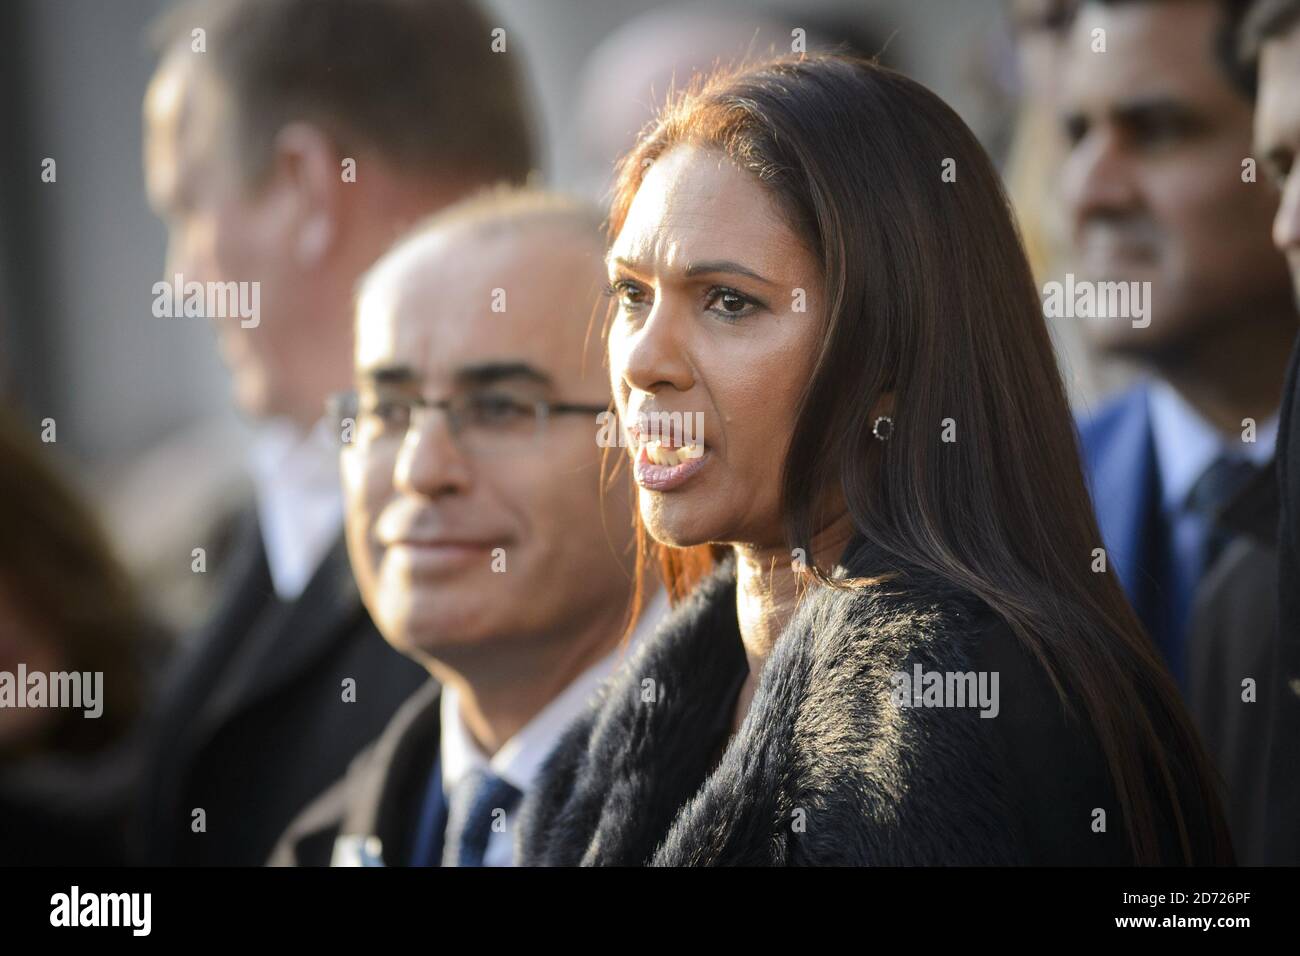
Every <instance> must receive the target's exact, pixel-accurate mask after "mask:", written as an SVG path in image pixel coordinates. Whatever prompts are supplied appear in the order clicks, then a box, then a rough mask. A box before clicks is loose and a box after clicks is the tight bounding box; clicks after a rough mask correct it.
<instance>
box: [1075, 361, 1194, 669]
mask: <svg viewBox="0 0 1300 956" xmlns="http://www.w3.org/2000/svg"><path fill="white" fill-rule="evenodd" d="M1078 426H1079V442H1080V450H1081V451H1082V453H1083V464H1084V474H1085V475H1086V476H1087V479H1088V488H1089V491H1090V492H1091V493H1092V503H1093V508H1094V510H1095V511H1096V514H1097V523H1098V525H1100V526H1101V537H1102V542H1103V544H1104V547H1105V548H1106V559H1107V563H1108V564H1109V566H1110V567H1111V568H1112V569H1113V570H1114V571H1115V573H1116V575H1118V577H1119V581H1120V584H1121V585H1122V586H1123V588H1124V593H1125V594H1127V595H1128V599H1129V601H1130V603H1132V605H1133V609H1134V610H1135V611H1137V614H1138V617H1139V618H1140V619H1141V621H1142V624H1143V626H1144V627H1145V628H1146V629H1147V633H1148V634H1150V635H1151V639H1152V640H1153V641H1154V642H1155V644H1156V646H1157V647H1158V648H1159V650H1160V653H1161V655H1162V656H1163V657H1164V659H1165V661H1166V663H1168V664H1169V667H1170V670H1171V671H1173V673H1174V675H1175V676H1176V677H1179V679H1180V680H1181V678H1182V671H1183V659H1184V647H1183V639H1182V636H1181V635H1180V634H1178V633H1176V630H1177V627H1176V621H1177V620H1178V619H1179V617H1180V615H1179V614H1178V612H1177V610H1176V608H1175V604H1176V602H1177V601H1178V600H1179V597H1178V595H1177V594H1175V593H1174V588H1173V586H1172V585H1171V584H1170V583H1169V582H1170V581H1171V580H1172V578H1171V563H1172V558H1171V555H1170V548H1171V544H1170V534H1169V529H1168V525H1167V523H1166V521H1165V518H1164V514H1163V512H1162V510H1161V507H1160V472H1159V469H1158V467H1157V463H1156V450H1155V444H1154V441H1153V438H1152V431H1151V415H1150V411H1149V408H1148V404H1147V386H1146V385H1137V386H1135V387H1133V388H1131V389H1129V390H1127V391H1125V392H1123V393H1121V394H1120V395H1119V396H1117V397H1115V398H1113V399H1111V400H1110V401H1108V402H1106V403H1105V404H1103V405H1102V406H1101V408H1099V409H1098V410H1097V411H1096V412H1095V413H1094V414H1092V415H1089V416H1086V417H1082V416H1081V417H1080V419H1079V422H1078Z"/></svg>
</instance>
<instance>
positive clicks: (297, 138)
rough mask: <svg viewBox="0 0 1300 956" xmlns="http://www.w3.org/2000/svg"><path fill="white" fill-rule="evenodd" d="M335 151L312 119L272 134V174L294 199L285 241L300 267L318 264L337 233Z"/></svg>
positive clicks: (336, 163)
mask: <svg viewBox="0 0 1300 956" xmlns="http://www.w3.org/2000/svg"><path fill="white" fill-rule="evenodd" d="M337 153H338V150H337V149H336V148H335V146H334V143H333V141H332V140H330V138H329V137H327V136H326V135H325V134H324V132H323V131H322V130H321V129H320V128H319V127H317V126H313V125H311V124H310V123H301V122H299V123H290V124H289V125H287V126H285V127H284V128H283V129H282V130H280V132H279V134H278V135H277V136H276V138H275V177H276V179H277V180H278V181H279V182H278V185H279V187H280V188H281V189H283V190H284V191H285V193H286V194H287V197H288V198H289V199H290V200H291V202H292V209H293V213H292V215H293V220H292V222H291V225H290V228H291V230H292V232H291V235H290V239H289V241H290V243H291V244H292V251H293V254H294V257H295V259H296V260H297V262H298V264H299V265H300V266H302V267H303V268H311V267H313V266H315V265H317V264H318V263H320V262H321V260H323V259H324V258H325V257H326V256H327V255H328V254H329V252H330V251H331V249H332V248H333V246H334V244H335V242H336V241H337V240H338V237H339V233H340V226H339V212H340V205H339V192H338V188H339V182H340V179H339V164H338V160H337Z"/></svg>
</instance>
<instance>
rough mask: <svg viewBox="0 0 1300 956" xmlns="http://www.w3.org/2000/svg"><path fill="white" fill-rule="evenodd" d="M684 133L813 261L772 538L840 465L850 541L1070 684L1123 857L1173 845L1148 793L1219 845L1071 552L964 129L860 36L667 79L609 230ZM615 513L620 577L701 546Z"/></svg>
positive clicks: (1000, 206) (1021, 320)
mask: <svg viewBox="0 0 1300 956" xmlns="http://www.w3.org/2000/svg"><path fill="white" fill-rule="evenodd" d="M684 143H689V144H693V145H697V146H704V147H708V148H712V149H716V150H718V151H719V152H721V153H723V154H725V155H726V156H728V157H729V158H730V159H731V160H732V161H733V162H735V163H736V164H737V165H738V166H740V167H741V168H743V169H746V170H748V171H750V172H752V173H753V174H754V176H756V177H757V179H758V181H759V182H760V183H761V184H762V185H763V186H765V187H766V188H767V189H768V190H770V192H771V194H772V195H773V196H774V197H775V199H776V201H777V202H778V203H779V205H780V206H781V208H783V209H784V211H785V212H786V214H787V215H788V217H789V219H790V222H791V224H792V226H793V227H794V228H795V229H796V231H797V232H798V233H799V234H800V235H801V236H802V238H803V240H804V241H805V242H806V243H807V245H808V247H809V249H810V250H812V252H813V253H814V254H815V255H816V256H817V258H818V260H819V262H820V265H821V266H822V268H823V270H824V276H825V282H826V308H825V317H824V322H825V327H824V331H823V333H822V337H821V344H820V350H819V352H818V354H817V356H816V361H815V365H814V369H813V372H812V375H811V377H810V378H809V381H808V383H807V385H806V387H805V389H804V392H803V394H802V395H801V396H800V398H799V412H798V417H797V419H796V427H795V430H794V434H793V435H792V436H791V445H790V450H789V453H788V455H787V458H786V462H785V467H784V472H783V479H782V507H783V516H784V522H785V528H786V537H787V543H788V545H789V547H790V548H791V549H792V550H793V549H795V548H803V549H805V553H807V554H812V550H811V541H812V538H813V535H814V533H815V532H816V531H817V530H818V528H819V515H818V514H817V504H816V503H817V502H818V501H821V500H824V494H823V492H824V491H825V490H826V489H828V488H833V487H835V485H834V483H838V485H839V488H840V489H841V491H842V493H843V497H844V501H845V502H846V504H847V508H848V511H849V513H850V515H851V516H852V519H853V522H854V524H855V525H856V528H857V530H858V531H859V532H860V533H861V534H862V535H863V536H865V538H866V539H867V540H868V541H870V542H871V543H872V544H874V545H876V546H877V547H878V548H879V549H881V550H883V551H884V552H885V553H887V554H890V555H892V556H895V557H897V558H898V559H899V561H900V562H904V563H908V564H911V565H913V566H916V567H919V568H922V569H925V570H928V571H930V572H933V573H935V574H937V575H939V576H941V577H942V578H943V579H944V580H947V581H950V582H952V583H953V584H955V585H957V586H959V587H961V588H963V589H965V590H967V591H968V592H970V593H972V594H974V595H976V596H978V597H979V598H980V599H982V600H983V601H984V602H985V603H986V604H987V605H988V606H989V607H991V608H992V609H993V610H994V611H995V612H996V613H997V614H998V615H1000V616H1001V617H1002V618H1003V619H1004V620H1005V621H1006V622H1007V623H1008V624H1009V625H1010V626H1011V628H1012V629H1013V630H1014V632H1015V634H1016V635H1017V637H1018V639H1019V640H1020V641H1021V642H1022V643H1023V644H1024V645H1025V646H1026V647H1027V648H1028V650H1029V651H1030V652H1031V653H1032V654H1033V655H1034V656H1035V657H1036V658H1037V659H1038V660H1039V661H1040V662H1041V664H1042V665H1043V666H1044V667H1045V668H1046V669H1047V672H1048V673H1049V675H1051V679H1052V680H1053V682H1054V684H1055V686H1056V688H1057V691H1058V693H1059V694H1060V696H1061V698H1062V700H1063V702H1064V703H1065V705H1066V707H1067V708H1069V709H1070V711H1071V712H1074V713H1076V714H1077V711H1076V710H1075V704H1076V701H1077V700H1081V701H1082V704H1083V712H1084V715H1085V719H1086V720H1087V721H1088V722H1089V723H1090V725H1091V726H1092V728H1093V729H1094V731H1095V733H1096V734H1097V737H1098V739H1099V741H1100V745H1101V747H1102V750H1103V753H1104V754H1105V757H1106V760H1107V762H1108V765H1109V768H1110V772H1111V776H1112V778H1113V781H1114V784H1115V788H1116V792H1117V796H1118V798H1119V800H1120V804H1121V809H1122V811H1123V812H1122V816H1123V819H1124V825H1125V827H1126V829H1127V832H1128V837H1129V842H1130V845H1131V847H1132V851H1133V854H1134V859H1135V860H1136V861H1137V862H1139V863H1161V862H1164V863H1168V862H1177V861H1170V860H1167V859H1163V858H1162V853H1161V847H1160V845H1159V837H1158V833H1159V824H1158V819H1159V817H1160V815H1161V813H1160V809H1159V808H1160V807H1161V806H1162V805H1163V806H1165V807H1168V808H1169V810H1170V811H1171V812H1172V817H1173V821H1174V822H1175V824H1176V827H1177V831H1178V833H1179V836H1180V840H1181V845H1182V849H1183V859H1184V861H1186V862H1189V863H1190V862H1200V863H1205V862H1231V861H1232V849H1231V841H1230V839H1229V837H1228V833H1227V827H1226V825H1225V823H1224V816H1223V813H1222V809H1221V806H1220V802H1219V797H1218V794H1217V786H1216V783H1215V780H1216V774H1215V772H1214V770H1213V769H1212V766H1211V764H1210V762H1209V760H1208V759H1207V758H1206V756H1205V753H1204V751H1203V749H1202V747H1201V744H1200V741H1199V738H1198V737H1197V735H1196V733H1195V732H1194V731H1193V730H1192V727H1191V725H1190V723H1189V721H1188V719H1187V716H1186V713H1185V711H1184V709H1183V706H1182V703H1181V701H1180V699H1179V695H1178V691H1177V689H1176V687H1175V685H1174V683H1173V681H1172V680H1171V679H1170V678H1169V676H1168V675H1167V673H1166V671H1165V670H1164V668H1163V666H1162V665H1161V663H1160V661H1159V659H1158V657H1157V655H1156V653H1155V651H1154V649H1153V646H1152V643H1151V642H1150V640H1149V639H1148V638H1147V635H1146V634H1145V632H1144V631H1143V629H1142V626H1141V624H1140V623H1139V622H1138V620H1137V617H1136V615H1135V614H1134V613H1133V610H1132V608H1131V607H1130V606H1129V604H1128V602H1127V600H1126V599H1125V597H1124V594H1123V592H1122V591H1121V589H1120V586H1119V584H1118V582H1117V580H1116V578H1115V576H1114V575H1113V573H1111V571H1110V570H1109V568H1107V569H1106V570H1105V571H1104V573H1096V572H1094V570H1093V568H1094V565H1095V563H1096V562H1097V554H1096V552H1095V550H1094V549H1098V548H1101V547H1102V541H1101V533H1100V531H1099V530H1098V528H1097V523H1096V519H1095V517H1094V515H1093V511H1092V504H1091V501H1090V499H1089V496H1088V492H1087V488H1086V486H1085V484H1084V479H1083V475H1082V470H1081V467H1080V460H1079V451H1078V447H1077V439H1076V435H1075V430H1074V426H1073V420H1072V418H1071V416H1070V411H1069V406H1068V403H1067V401H1066V396H1065V389H1064V387H1063V385H1062V383H1061V378H1060V373H1059V371H1058V369H1057V366H1056V360H1055V357H1054V354H1053V351H1052V345H1051V341H1050V338H1049V335H1048V331H1047V327H1046V324H1045V322H1044V320H1043V315H1042V309H1041V304H1040V300H1039V297H1038V292H1037V288H1036V286H1035V285H1034V281H1033V278H1032V276H1031V274H1030V270H1029V266H1028V264H1027V262H1026V257H1025V254H1024V250H1023V248H1022V245H1021V242H1020V237H1019V235H1018V234H1017V232H1016V227H1015V224H1014V219H1013V216H1012V212H1011V209H1010V206H1009V204H1008V201H1007V198H1006V195H1005V193H1004V191H1003V188H1002V184H1001V181H1000V179H999V177H998V175H997V173H996V171H995V170H994V168H993V166H992V164H991V163H990V161H989V159H988V157H987V155H986V154H985V152H984V150H983V149H982V147H981V146H980V145H979V142H978V141H977V140H976V139H975V137H974V135H973V134H972V133H971V132H970V130H969V129H968V128H967V127H966V125H965V124H964V123H963V122H962V120H961V119H960V118H959V117H958V116H957V114H956V113H954V112H953V111H952V110H951V109H950V108H949V107H948V106H947V105H946V104H945V103H944V102H943V101H942V100H941V99H939V97H937V96H935V95H934V94H933V93H931V92H930V91H929V90H927V89H925V87H923V86H921V85H920V84H918V83H916V82H914V81H912V80H909V79H908V78H906V77H904V76H902V75H901V74H898V73H895V72H893V71H891V70H888V69H885V68H883V67H880V66H878V65H876V64H875V63H873V62H871V61H867V60H862V59H858V58H853V57H848V56H841V55H834V54H820V55H815V56H807V57H782V58H778V59H774V60H770V61H767V62H764V63H760V64H757V65H754V66H750V67H746V68H742V69H733V70H730V71H725V72H720V73H718V74H715V75H714V76H712V77H711V78H709V79H707V80H702V81H697V82H696V83H695V84H694V85H693V86H692V87H691V88H690V89H688V90H687V91H685V92H684V93H683V94H681V95H679V96H677V97H675V98H674V100H673V101H672V102H671V103H670V104H669V105H668V106H667V107H666V108H665V110H664V112H663V113H662V114H661V116H660V117H659V118H658V120H657V121H655V122H654V123H652V124H651V125H650V126H649V127H647V128H646V130H645V131H643V133H642V135H641V138H640V139H639V141H638V143H637V145H636V146H635V147H634V148H633V149H632V151H631V152H630V153H629V154H628V155H627V156H625V157H624V158H623V160H622V162H621V163H620V166H619V171H618V176H617V179H616V183H615V188H614V195H613V201H612V205H611V210H610V233H611V236H616V235H617V234H618V232H619V231H620V230H621V228H622V226H623V222H624V220H625V219H626V217H627V213H628V209H629V207H630V205H631V203H632V200H633V198H634V196H635V195H636V192H637V189H638V188H639V187H640V184H641V180H642V177H643V176H644V175H645V170H646V168H647V167H648V166H649V165H650V164H651V163H653V162H654V160H655V159H656V158H657V157H658V156H660V155H662V154H663V153H665V152H666V151H667V150H669V149H670V148H672V147H673V146H675V145H678V144H684ZM889 392H892V393H893V420H894V431H893V436H892V438H890V440H889V441H888V442H887V443H881V442H878V441H877V440H876V439H875V438H874V436H873V435H872V425H873V422H872V420H871V409H873V408H875V407H876V406H877V401H878V400H879V399H880V397H881V396H882V394H884V393H889ZM945 431H947V432H948V435H947V437H949V438H950V439H951V438H953V437H955V439H956V440H955V441H954V440H949V441H944V440H943V438H944V437H945V435H944V433H945ZM637 525H638V528H637V532H638V534H637V537H638V541H639V542H640V543H641V552H640V554H639V556H638V581H639V582H644V581H645V579H646V575H647V572H648V566H649V565H650V564H651V563H657V564H658V566H659V570H660V573H661V575H662V577H663V579H664V582H665V584H666V586H667V588H668V591H669V594H670V596H672V597H673V598H674V599H677V598H680V597H681V596H682V595H684V594H686V593H687V592H689V591H690V590H691V588H692V587H693V585H694V584H695V582H696V581H697V580H698V579H699V577H700V576H701V575H702V574H704V573H706V572H707V571H708V570H709V569H710V567H711V566H712V565H713V563H714V560H715V559H716V557H717V555H718V553H719V552H718V550H717V549H716V548H715V547H710V546H702V547H700V548H692V549H687V550H674V549H670V548H664V547H661V546H658V545H656V544H655V543H654V542H652V541H651V540H650V539H649V537H648V535H647V534H646V532H645V529H644V527H642V526H641V524H640V521H639V518H638V519H637ZM812 570H813V573H814V576H815V577H816V578H818V579H819V580H821V581H822V582H823V583H824V584H831V582H829V581H828V580H827V576H826V571H827V569H825V568H814V569H812ZM876 570H879V571H881V572H887V571H888V570H889V569H885V568H881V569H876ZM831 586H834V585H833V584H832V585H831ZM639 590H640V588H639V587H638V591H639ZM1171 734H1172V736H1171ZM1170 755H1177V756H1178V758H1179V760H1178V761H1177V763H1175V762H1174V761H1171V760H1170V759H1169V758H1170ZM1179 767H1181V773H1180V772H1179ZM1152 770H1154V773H1152V772H1151V771H1152ZM1189 777H1190V780H1189ZM1189 783H1190V790H1189V788H1188V787H1187V786H1186V785H1187V784H1189ZM1189 796H1195V797H1196V798H1197V799H1196V806H1192V803H1191V800H1190V799H1189ZM1207 818H1208V819H1207ZM1189 824H1199V827H1198V829H1199V830H1200V831H1201V832H1204V830H1205V829H1207V828H1208V829H1210V830H1211V831H1212V833H1213V839H1214V848H1213V850H1212V856H1211V858H1210V859H1208V860H1207V859H1195V858H1194V857H1195V856H1196V854H1195V853H1194V851H1193V848H1192V838H1191V828H1190V827H1189Z"/></svg>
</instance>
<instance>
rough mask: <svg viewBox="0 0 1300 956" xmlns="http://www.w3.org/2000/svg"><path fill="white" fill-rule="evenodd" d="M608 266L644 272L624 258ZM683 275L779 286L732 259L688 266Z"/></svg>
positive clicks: (707, 261) (613, 258) (614, 259)
mask: <svg viewBox="0 0 1300 956" xmlns="http://www.w3.org/2000/svg"><path fill="white" fill-rule="evenodd" d="M607 264H608V265H609V266H619V267H621V268H624V269H626V270H627V271H629V272H634V273H635V272H643V271H644V269H642V268H640V267H639V265H638V263H636V262H633V261H631V260H629V259H625V258H623V257H622V256H611V257H610V258H609V259H608V260H607ZM682 274H683V275H684V276H685V277H686V278H688V279H693V278H695V277H696V276H701V275H738V276H745V277H746V278H748V279H753V280H754V281H755V282H761V283H762V284H763V285H769V286H771V285H776V284H777V283H776V282H774V281H773V280H772V279H769V278H767V276H764V275H761V274H759V273H757V272H755V271H754V270H753V269H751V268H749V267H748V266H744V265H741V264H740V263H739V262H736V261H734V260H731V259H708V260H705V261H703V262H695V263H692V264H691V265H689V266H687V267H686V270H685V272H683V273H682Z"/></svg>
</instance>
